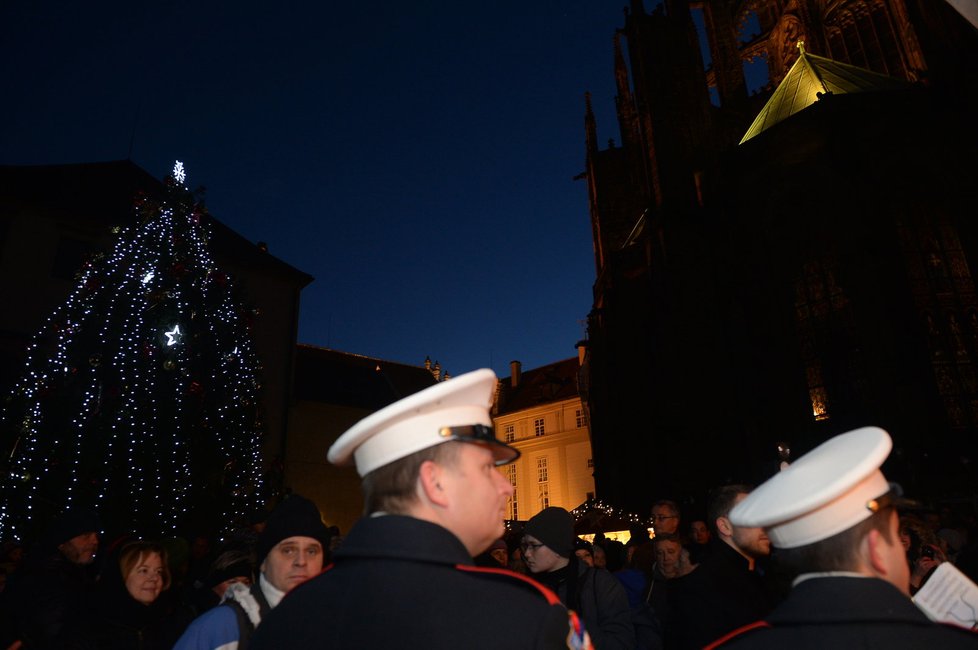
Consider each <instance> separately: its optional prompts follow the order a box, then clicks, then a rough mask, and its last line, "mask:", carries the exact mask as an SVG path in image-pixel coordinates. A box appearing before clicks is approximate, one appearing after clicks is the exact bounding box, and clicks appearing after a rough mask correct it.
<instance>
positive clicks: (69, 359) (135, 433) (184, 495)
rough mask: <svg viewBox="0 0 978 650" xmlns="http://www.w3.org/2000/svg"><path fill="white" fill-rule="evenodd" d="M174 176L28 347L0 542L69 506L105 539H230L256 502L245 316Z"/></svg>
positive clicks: (253, 383)
mask: <svg viewBox="0 0 978 650" xmlns="http://www.w3.org/2000/svg"><path fill="white" fill-rule="evenodd" d="M201 194H202V191H197V192H192V191H190V190H189V189H188V188H187V186H186V185H185V172H184V169H183V165H182V164H181V163H179V162H177V164H176V166H175V167H174V170H173V175H172V176H169V177H167V178H166V179H165V182H164V184H163V189H162V191H161V192H159V193H158V195H157V196H156V197H154V198H151V197H150V196H149V195H146V194H140V195H138V196H137V197H136V198H135V200H134V204H133V205H134V213H135V214H134V219H133V222H132V225H131V226H129V227H128V228H125V229H123V230H122V231H121V233H120V236H119V239H118V242H117V243H116V245H115V248H114V250H113V251H112V253H111V255H109V256H107V257H106V256H101V257H96V258H95V259H92V260H91V261H89V262H88V263H86V265H85V267H84V268H83V269H82V270H81V271H80V273H79V279H78V283H77V285H76V286H75V288H74V290H73V291H72V292H71V294H70V296H69V297H68V299H67V300H66V301H65V302H64V303H63V304H62V305H61V306H60V307H59V308H58V309H57V310H56V311H55V312H54V314H53V315H52V316H51V317H50V318H49V319H48V321H47V323H46V324H45V325H44V327H43V328H42V329H41V331H40V332H38V333H37V334H36V335H35V337H34V339H33V341H32V342H31V344H30V346H29V349H28V359H27V363H26V368H25V372H24V374H23V376H22V377H21V378H20V380H19V381H18V382H17V384H16V385H15V387H14V390H13V392H12V393H11V394H10V395H9V396H8V397H7V399H6V401H5V403H4V407H3V415H2V418H0V427H2V432H3V434H4V435H3V437H2V439H3V440H8V441H11V444H10V447H11V448H10V449H7V450H6V453H5V455H6V456H7V459H6V460H7V463H6V465H7V468H6V469H7V471H5V472H4V475H3V476H2V477H0V539H11V538H12V539H22V538H24V537H31V536H33V535H36V534H37V533H38V532H39V531H40V530H42V529H43V527H44V526H45V525H46V524H47V522H48V521H49V520H50V518H51V517H52V516H53V515H54V514H56V513H57V512H60V511H62V510H64V509H65V508H69V507H87V508H94V509H95V510H97V511H98V512H99V514H100V515H101V517H102V521H103V524H104V525H105V526H106V528H107V529H108V530H110V531H112V532H117V533H126V532H129V533H135V534H138V535H142V536H164V535H169V534H174V533H177V532H182V531H183V530H185V528H186V527H187V526H196V527H198V529H199V527H200V526H203V525H209V526H212V527H215V528H219V529H220V528H223V529H227V528H229V527H231V526H233V525H235V524H238V523H240V522H241V520H242V519H244V517H245V516H246V515H247V514H248V513H250V512H252V511H253V510H254V509H255V508H257V507H260V505H261V503H262V502H263V496H264V495H263V494H262V489H261V473H260V472H261V467H260V445H261V422H260V416H259V404H258V391H259V389H260V382H259V377H258V372H259V364H258V360H257V357H256V355H255V351H254V349H253V345H252V342H251V337H250V331H249V330H250V325H251V320H252V319H253V318H254V311H253V310H249V309H246V308H245V306H244V303H243V301H242V300H241V298H240V296H239V293H238V290H237V289H236V288H235V286H234V283H233V282H232V280H231V279H230V278H229V277H228V276H227V275H225V274H224V273H222V272H221V271H219V270H218V268H217V267H216V265H215V264H214V261H213V260H212V258H211V256H210V253H209V251H208V243H207V239H208V233H207V225H206V224H207V218H206V211H205V208H204V205H203V202H202V200H201Z"/></svg>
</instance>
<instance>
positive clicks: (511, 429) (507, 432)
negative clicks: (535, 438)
mask: <svg viewBox="0 0 978 650" xmlns="http://www.w3.org/2000/svg"><path fill="white" fill-rule="evenodd" d="M503 435H504V437H505V439H506V442H513V441H514V440H516V425H514V424H507V425H506V426H504V427H503Z"/></svg>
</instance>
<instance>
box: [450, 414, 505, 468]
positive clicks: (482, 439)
mask: <svg viewBox="0 0 978 650" xmlns="http://www.w3.org/2000/svg"><path fill="white" fill-rule="evenodd" d="M438 434H439V435H440V436H441V437H442V438H445V440H446V441H448V440H457V441H459V442H469V443H473V444H476V445H483V446H485V447H486V448H488V449H489V451H491V452H492V457H493V459H495V462H496V466H497V467H499V466H501V465H508V464H509V463H512V462H513V461H514V460H516V459H517V458H519V457H520V452H519V451H518V450H516V449H514V448H513V447H510V446H509V445H507V444H506V443H504V442H500V441H499V440H497V439H496V433H495V431H493V429H492V427H489V426H486V425H484V424H466V425H462V426H457V427H442V428H441V429H439V430H438Z"/></svg>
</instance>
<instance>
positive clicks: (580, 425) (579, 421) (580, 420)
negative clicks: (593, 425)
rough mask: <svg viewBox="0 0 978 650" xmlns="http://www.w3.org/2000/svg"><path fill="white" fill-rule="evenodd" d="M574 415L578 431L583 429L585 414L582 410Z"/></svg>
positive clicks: (585, 422)
mask: <svg viewBox="0 0 978 650" xmlns="http://www.w3.org/2000/svg"><path fill="white" fill-rule="evenodd" d="M576 415H577V428H578V429H583V428H585V427H586V426H587V413H585V412H584V409H577V413H576Z"/></svg>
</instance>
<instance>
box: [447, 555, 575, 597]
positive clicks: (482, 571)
mask: <svg viewBox="0 0 978 650" xmlns="http://www.w3.org/2000/svg"><path fill="white" fill-rule="evenodd" d="M455 568H456V569H457V570H459V571H465V572H466V573H474V574H476V575H484V576H497V577H499V578H506V579H508V581H509V582H511V583H513V584H518V585H521V586H523V587H526V588H528V589H531V590H532V591H536V592H537V593H539V594H540V595H541V596H543V597H544V598H546V599H547V602H548V603H550V604H551V605H559V604H560V598H558V597H557V594H555V593H554V592H553V591H551V590H550V589H548V588H547V587H544V586H543V585H542V584H540V583H539V582H537V581H536V580H534V579H533V578H530V577H528V576H525V575H523V574H521V573H516V572H515V571H510V570H509V569H494V568H492V567H481V566H473V565H471V564H456V565H455Z"/></svg>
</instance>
